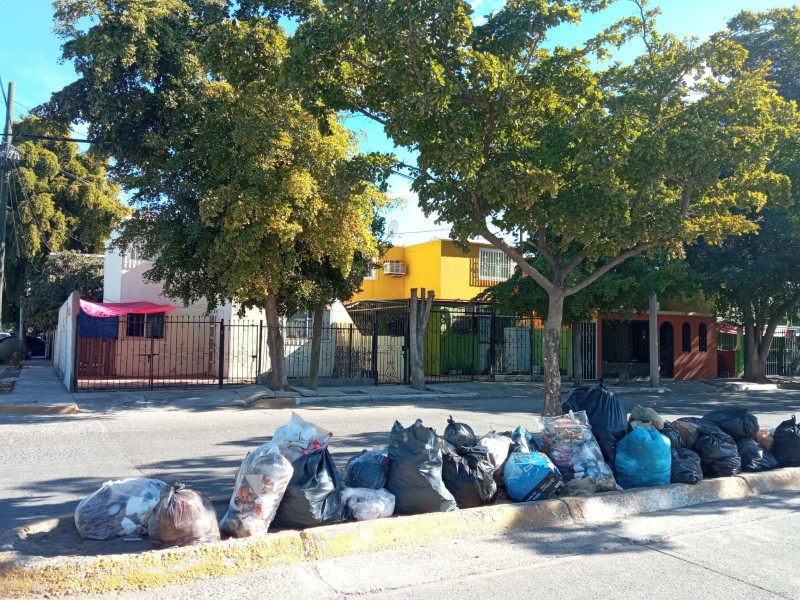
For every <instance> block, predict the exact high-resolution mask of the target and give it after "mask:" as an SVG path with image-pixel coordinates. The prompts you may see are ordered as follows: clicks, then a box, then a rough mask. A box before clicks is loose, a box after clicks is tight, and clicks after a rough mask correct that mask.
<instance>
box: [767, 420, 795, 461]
mask: <svg viewBox="0 0 800 600" xmlns="http://www.w3.org/2000/svg"><path fill="white" fill-rule="evenodd" d="M772 437H773V439H774V440H775V445H774V446H773V447H772V452H773V453H774V454H775V458H777V459H778V462H779V463H780V465H781V466H782V467H800V426H798V425H797V419H796V418H795V416H794V415H792V418H791V419H787V420H786V421H784V422H783V423H781V424H780V425H778V426H777V427H776V428H775V433H774V434H773V436H772Z"/></svg>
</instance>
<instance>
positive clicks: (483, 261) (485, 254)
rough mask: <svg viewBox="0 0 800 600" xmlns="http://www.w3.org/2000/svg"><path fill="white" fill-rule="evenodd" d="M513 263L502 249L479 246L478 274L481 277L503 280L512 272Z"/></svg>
mask: <svg viewBox="0 0 800 600" xmlns="http://www.w3.org/2000/svg"><path fill="white" fill-rule="evenodd" d="M513 271H514V269H513V263H512V262H511V260H510V259H509V258H508V257H507V256H506V255H505V254H503V251H502V250H495V249H493V248H481V249H480V254H479V255H478V276H479V277H480V278H481V279H489V280H492V281H505V280H506V279H508V278H509V277H511V273H513Z"/></svg>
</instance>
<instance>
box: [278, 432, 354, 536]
mask: <svg viewBox="0 0 800 600" xmlns="http://www.w3.org/2000/svg"><path fill="white" fill-rule="evenodd" d="M292 467H293V468H294V473H292V478H291V479H290V480H289V485H288V486H287V487H286V492H285V493H284V495H283V499H282V500H281V503H280V505H279V506H278V512H277V513H276V514H275V520H274V521H273V522H272V523H273V525H275V526H276V527H287V528H292V529H304V528H306V527H314V526H316V525H327V524H330V523H338V522H340V521H344V520H346V519H347V518H348V517H349V516H350V515H349V512H348V510H347V505H346V504H345V502H344V500H342V494H341V489H342V482H341V479H340V478H339V470H338V469H337V468H336V465H335V464H334V463H333V459H332V458H331V455H330V452H328V449H327V448H323V449H321V450H314V451H313V452H309V453H308V454H304V455H302V456H300V457H298V458H296V459H295V460H294V461H292Z"/></svg>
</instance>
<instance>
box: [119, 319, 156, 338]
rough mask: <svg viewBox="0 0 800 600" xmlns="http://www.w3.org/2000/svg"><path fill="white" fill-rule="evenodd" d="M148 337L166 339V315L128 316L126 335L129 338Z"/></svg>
mask: <svg viewBox="0 0 800 600" xmlns="http://www.w3.org/2000/svg"><path fill="white" fill-rule="evenodd" d="M145 332H146V333H147V337H149V338H155V339H157V340H160V339H162V338H163V337H164V313H153V314H152V315H134V314H130V315H128V319H127V323H126V325H125V335H126V336H128V337H145Z"/></svg>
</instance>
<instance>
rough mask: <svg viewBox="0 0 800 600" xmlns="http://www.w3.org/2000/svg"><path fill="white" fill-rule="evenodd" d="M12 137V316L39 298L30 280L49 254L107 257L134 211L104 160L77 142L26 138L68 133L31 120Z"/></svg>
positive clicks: (22, 123)
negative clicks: (111, 240)
mask: <svg viewBox="0 0 800 600" xmlns="http://www.w3.org/2000/svg"><path fill="white" fill-rule="evenodd" d="M14 134H15V142H16V143H15V145H16V146H17V148H18V149H19V154H20V158H19V162H18V164H16V165H15V166H14V169H13V170H12V172H11V187H10V199H11V202H10V207H9V214H8V217H7V248H6V282H7V285H6V299H5V300H4V302H3V306H4V309H6V310H8V312H7V313H6V315H8V316H11V315H13V314H14V313H13V312H12V311H15V310H16V309H18V308H19V306H20V302H22V301H23V299H24V298H25V297H26V296H27V295H28V290H29V289H30V290H35V291H36V292H37V294H38V289H37V288H36V286H35V285H34V284H33V282H34V281H40V280H41V278H42V277H43V276H44V271H43V267H44V265H45V264H46V263H47V261H48V255H49V254H50V253H51V252H61V251H63V250H73V251H78V252H85V253H88V254H98V253H102V252H103V250H104V243H105V241H106V240H107V239H108V236H109V235H110V233H111V231H112V230H113V229H114V227H116V225H117V224H118V223H119V222H120V220H121V219H122V218H123V217H124V216H125V215H126V214H128V212H129V209H128V207H127V206H125V205H124V204H123V203H122V202H121V201H120V200H119V197H118V196H119V188H118V187H117V186H116V185H114V184H112V183H110V182H109V181H108V179H107V178H106V166H107V161H106V160H105V158H104V157H103V156H101V155H99V154H98V153H97V152H95V151H93V150H92V151H88V152H80V151H79V148H78V145H77V144H75V143H73V142H62V141H52V140H39V139H33V138H29V137H27V136H50V137H70V131H69V127H67V126H64V125H58V124H55V123H53V122H51V121H47V120H43V119H40V118H38V117H35V116H32V117H28V118H25V119H23V120H22V121H20V122H19V123H17V124H15V127H14ZM71 291H72V290H71V289H70V290H69V292H67V295H65V296H63V297H62V298H61V301H60V302H59V304H61V302H64V300H66V299H67V296H68V295H69V293H70V292H71ZM37 294H31V296H36V295H37ZM32 299H33V300H34V301H38V299H37V298H32ZM12 319H13V317H12ZM9 320H11V319H9ZM45 321H47V319H46V318H45ZM37 329H40V327H38V326H37Z"/></svg>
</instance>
